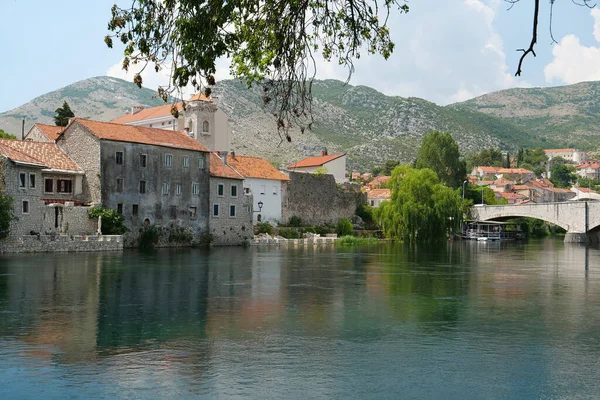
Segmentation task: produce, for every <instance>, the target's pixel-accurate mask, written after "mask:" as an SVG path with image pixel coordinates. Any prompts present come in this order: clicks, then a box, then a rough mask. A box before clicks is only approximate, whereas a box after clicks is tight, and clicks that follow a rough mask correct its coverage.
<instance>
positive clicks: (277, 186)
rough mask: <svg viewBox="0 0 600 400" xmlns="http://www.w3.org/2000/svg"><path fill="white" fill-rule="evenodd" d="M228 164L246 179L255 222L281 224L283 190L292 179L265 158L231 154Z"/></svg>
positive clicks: (246, 191) (245, 183)
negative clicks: (251, 199)
mask: <svg viewBox="0 0 600 400" xmlns="http://www.w3.org/2000/svg"><path fill="white" fill-rule="evenodd" d="M226 163H227V165H229V166H230V167H232V168H233V169H234V170H235V171H236V172H237V173H239V174H240V175H241V176H243V177H244V182H243V185H244V193H246V194H251V195H252V197H253V206H252V214H253V218H252V219H253V221H254V222H281V215H282V211H281V205H282V200H281V197H282V190H284V185H285V184H286V183H287V182H289V180H290V178H288V177H287V176H286V175H285V174H283V173H282V172H280V171H278V170H277V168H275V167H274V166H272V165H271V164H269V162H268V161H267V160H265V159H263V158H257V157H248V156H238V155H236V154H235V153H231V154H230V155H229V156H227V157H226Z"/></svg>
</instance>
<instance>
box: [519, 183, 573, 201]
mask: <svg viewBox="0 0 600 400" xmlns="http://www.w3.org/2000/svg"><path fill="white" fill-rule="evenodd" d="M525 186H527V187H528V188H530V189H532V190H534V191H535V194H534V196H533V197H532V200H533V201H534V202H536V203H553V202H562V201H568V200H571V199H573V198H574V197H575V193H573V192H572V191H570V190H569V189H559V188H555V187H554V184H553V183H552V182H550V181H549V180H548V179H532V180H530V181H527V182H525Z"/></svg>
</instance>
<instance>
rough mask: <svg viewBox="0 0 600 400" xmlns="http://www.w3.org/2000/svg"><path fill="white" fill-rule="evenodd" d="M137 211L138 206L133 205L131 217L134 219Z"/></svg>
mask: <svg viewBox="0 0 600 400" xmlns="http://www.w3.org/2000/svg"><path fill="white" fill-rule="evenodd" d="M138 209H139V206H138V205H137V204H134V205H133V206H132V207H131V215H133V216H134V217H137V215H138Z"/></svg>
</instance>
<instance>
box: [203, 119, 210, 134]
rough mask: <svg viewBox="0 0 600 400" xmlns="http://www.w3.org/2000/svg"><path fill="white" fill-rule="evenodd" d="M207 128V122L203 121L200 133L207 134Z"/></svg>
mask: <svg viewBox="0 0 600 400" xmlns="http://www.w3.org/2000/svg"><path fill="white" fill-rule="evenodd" d="M208 128H209V125H208V121H204V122H203V123H202V132H203V133H208Z"/></svg>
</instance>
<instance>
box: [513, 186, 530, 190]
mask: <svg viewBox="0 0 600 400" xmlns="http://www.w3.org/2000/svg"><path fill="white" fill-rule="evenodd" d="M513 189H514V190H528V189H529V186H527V185H514V186H513Z"/></svg>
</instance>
